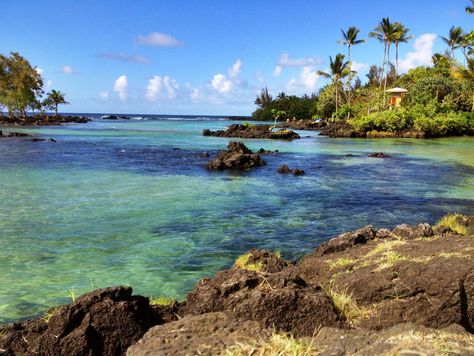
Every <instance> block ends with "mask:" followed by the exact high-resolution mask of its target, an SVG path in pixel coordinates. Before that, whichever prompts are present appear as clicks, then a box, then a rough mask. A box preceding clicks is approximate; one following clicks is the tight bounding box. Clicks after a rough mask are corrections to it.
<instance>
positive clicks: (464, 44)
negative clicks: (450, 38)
mask: <svg viewBox="0 0 474 356" xmlns="http://www.w3.org/2000/svg"><path fill="white" fill-rule="evenodd" d="M472 45H473V43H472V42H471V39H470V36H469V34H464V35H463V36H462V39H461V42H460V43H459V47H460V48H461V51H462V54H463V55H464V65H466V60H467V59H468V58H469V57H468V53H469V52H471V51H472Z"/></svg>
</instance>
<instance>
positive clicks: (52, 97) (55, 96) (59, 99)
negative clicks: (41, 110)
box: [43, 89, 69, 116]
mask: <svg viewBox="0 0 474 356" xmlns="http://www.w3.org/2000/svg"><path fill="white" fill-rule="evenodd" d="M64 96H65V94H63V93H61V92H60V91H59V90H54V89H53V90H51V91H50V92H49V93H48V94H47V97H46V99H45V100H44V102H43V105H44V106H46V107H48V108H51V109H54V112H55V116H58V105H59V104H69V103H68V102H67V101H66V100H65V99H64Z"/></svg>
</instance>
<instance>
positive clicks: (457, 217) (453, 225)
mask: <svg viewBox="0 0 474 356" xmlns="http://www.w3.org/2000/svg"><path fill="white" fill-rule="evenodd" d="M466 219H467V217H466V216H464V215H462V214H459V213H454V214H447V215H445V216H443V217H442V218H441V219H440V220H439V221H438V222H437V223H436V225H435V226H434V227H435V228H439V227H442V226H444V227H449V228H450V229H451V230H453V231H454V232H455V233H456V234H459V235H467V228H466V226H464V225H463V224H462V223H461V222H463V221H465V220H466Z"/></svg>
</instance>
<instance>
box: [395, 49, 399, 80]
mask: <svg viewBox="0 0 474 356" xmlns="http://www.w3.org/2000/svg"><path fill="white" fill-rule="evenodd" d="M395 50H396V51H395V52H396V54H395V61H396V62H397V64H396V67H395V77H398V42H397V43H395Z"/></svg>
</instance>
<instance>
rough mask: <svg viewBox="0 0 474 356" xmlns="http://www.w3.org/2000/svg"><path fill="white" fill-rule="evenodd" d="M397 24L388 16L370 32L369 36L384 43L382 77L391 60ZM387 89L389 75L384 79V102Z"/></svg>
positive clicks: (380, 87)
mask: <svg viewBox="0 0 474 356" xmlns="http://www.w3.org/2000/svg"><path fill="white" fill-rule="evenodd" d="M396 30H397V26H396V24H394V23H392V22H390V19H389V18H388V17H385V18H383V19H382V21H381V22H380V23H379V24H378V25H377V27H376V28H375V29H374V31H372V32H370V33H369V37H372V38H375V39H377V40H379V41H380V42H382V43H383V44H384V53H383V62H382V78H383V76H384V73H385V72H388V70H387V71H386V70H385V68H386V67H388V63H389V62H390V46H391V45H392V43H394V42H395V33H396ZM381 89H382V81H380V86H379V90H381ZM386 89H387V75H385V80H384V91H383V102H385V90H386Z"/></svg>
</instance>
